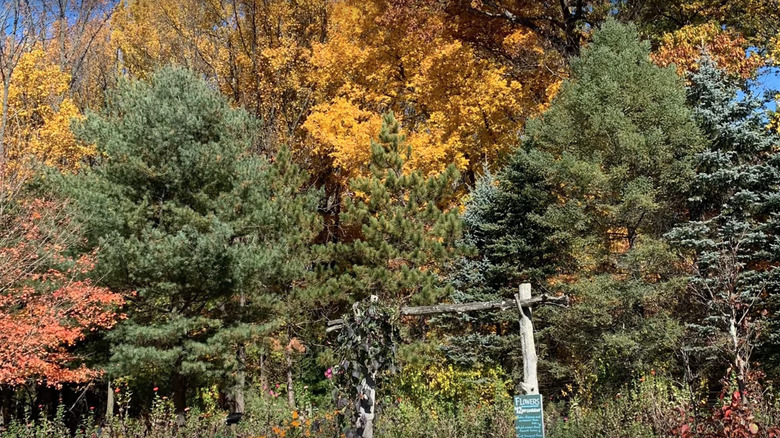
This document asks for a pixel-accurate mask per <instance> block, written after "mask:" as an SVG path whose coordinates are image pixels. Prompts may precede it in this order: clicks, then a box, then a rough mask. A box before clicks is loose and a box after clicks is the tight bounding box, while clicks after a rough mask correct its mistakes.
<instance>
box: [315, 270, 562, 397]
mask: <svg viewBox="0 0 780 438" xmlns="http://www.w3.org/2000/svg"><path fill="white" fill-rule="evenodd" d="M568 304H569V298H568V297H567V296H565V295H564V296H559V297H556V296H551V295H537V296H535V297H534V296H531V285H530V284H529V283H523V284H521V285H520V290H519V293H517V294H516V295H515V299H514V301H509V300H499V301H483V302H474V303H458V304H436V305H433V306H417V307H412V306H404V307H401V315H403V316H422V315H438V314H442V313H465V312H475V311H479V310H508V309H511V308H512V307H516V308H517V310H518V313H519V318H518V319H519V322H520V348H521V349H522V353H523V382H522V383H520V386H521V388H522V390H523V392H525V393H526V394H539V381H538V378H537V372H536V371H537V365H538V362H539V358H538V356H537V355H536V345H535V343H534V326H533V322H531V316H532V312H531V308H533V307H535V306H539V305H558V306H567V305H568ZM343 326H344V320H343V319H334V320H331V321H328V327H327V328H326V329H325V331H326V332H332V331H336V330H339V329H341V328H342V327H343Z"/></svg>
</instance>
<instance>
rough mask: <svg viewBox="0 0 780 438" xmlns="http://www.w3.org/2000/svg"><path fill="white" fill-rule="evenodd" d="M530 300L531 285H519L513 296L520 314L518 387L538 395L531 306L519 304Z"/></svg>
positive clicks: (536, 358) (537, 360)
mask: <svg viewBox="0 0 780 438" xmlns="http://www.w3.org/2000/svg"><path fill="white" fill-rule="evenodd" d="M530 299H531V285H530V284H529V283H523V284H521V285H520V292H519V293H518V294H517V295H515V302H516V303H517V311H518V312H519V313H520V348H521V349H522V351H523V382H522V383H520V386H521V388H522V390H523V392H525V393H526V394H539V380H538V378H537V375H536V367H537V364H538V363H539V358H538V357H537V356H536V344H535V343H534V324H533V322H532V321H531V316H532V313H531V306H523V305H522V304H521V303H523V302H524V301H527V300H530Z"/></svg>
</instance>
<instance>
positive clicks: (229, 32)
mask: <svg viewBox="0 0 780 438" xmlns="http://www.w3.org/2000/svg"><path fill="white" fill-rule="evenodd" d="M326 2H327V0H302V1H299V2H290V1H287V0H267V1H265V0H236V1H235V2H221V1H218V0H206V1H202V0H170V1H156V0H130V1H128V2H127V5H126V6H125V5H124V4H123V3H124V2H122V3H120V4H119V5H117V9H116V11H115V12H114V16H113V18H112V34H111V40H112V43H113V44H114V45H115V47H116V49H117V50H118V53H120V54H121V57H122V59H121V60H122V67H123V69H124V70H126V71H127V72H128V73H129V74H131V75H135V76H140V77H143V76H145V75H147V74H148V73H149V72H151V71H153V70H154V69H155V68H158V67H160V66H162V65H165V64H168V63H174V64H179V65H183V66H187V67H190V68H192V69H194V70H196V71H198V72H201V73H202V74H204V75H205V76H206V78H207V79H208V80H210V81H212V82H213V83H215V84H216V85H217V86H218V87H219V89H220V90H221V91H222V92H223V93H224V94H225V95H226V96H228V97H230V98H231V99H233V101H234V102H235V103H236V104H239V105H242V106H244V107H245V108H246V109H247V110H249V111H250V112H253V113H255V114H256V115H258V116H259V117H261V118H262V119H263V121H264V126H265V127H266V129H267V130H268V134H269V135H268V136H265V137H264V138H266V139H267V138H269V137H274V136H277V137H278V141H279V142H287V141H290V140H291V139H292V138H293V136H294V135H295V133H296V131H297V130H298V129H299V127H300V124H301V123H302V122H303V120H304V118H305V112H306V111H307V109H308V107H309V105H311V103H312V99H311V92H310V91H309V89H308V86H307V84H306V83H305V80H306V74H307V72H308V70H309V68H310V56H311V49H310V43H311V41H314V40H317V39H318V38H320V37H321V35H322V34H323V24H322V23H323V22H324V21H325V14H324V12H323V11H324V9H325V5H326Z"/></svg>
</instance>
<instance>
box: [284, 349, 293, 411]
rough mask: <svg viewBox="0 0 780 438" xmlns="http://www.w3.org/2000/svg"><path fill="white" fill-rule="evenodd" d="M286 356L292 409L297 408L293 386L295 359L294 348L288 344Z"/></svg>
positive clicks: (289, 397) (288, 396) (288, 390)
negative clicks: (293, 357) (293, 359)
mask: <svg viewBox="0 0 780 438" xmlns="http://www.w3.org/2000/svg"><path fill="white" fill-rule="evenodd" d="M284 358H285V360H286V361H287V403H288V404H289V405H290V409H295V388H294V387H293V374H292V373H293V361H292V349H291V348H290V347H289V346H288V347H287V348H286V349H285V350H284Z"/></svg>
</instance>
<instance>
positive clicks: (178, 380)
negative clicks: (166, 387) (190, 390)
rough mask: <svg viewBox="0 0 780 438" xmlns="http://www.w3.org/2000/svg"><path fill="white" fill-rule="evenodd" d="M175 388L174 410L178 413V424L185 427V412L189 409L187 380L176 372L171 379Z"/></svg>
mask: <svg viewBox="0 0 780 438" xmlns="http://www.w3.org/2000/svg"><path fill="white" fill-rule="evenodd" d="M171 383H172V386H173V408H174V410H175V411H176V423H177V424H178V425H179V426H183V425H184V423H185V417H184V412H185V409H187V378H186V377H184V376H182V375H181V374H179V373H178V372H174V374H173V378H172V379H171Z"/></svg>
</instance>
